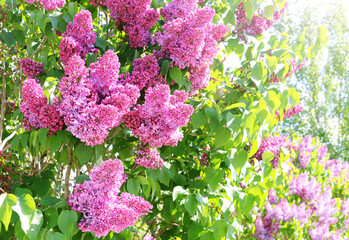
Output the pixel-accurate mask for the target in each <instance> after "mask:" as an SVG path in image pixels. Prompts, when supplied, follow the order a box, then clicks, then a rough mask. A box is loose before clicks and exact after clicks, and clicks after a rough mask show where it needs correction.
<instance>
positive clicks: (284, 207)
mask: <svg viewBox="0 0 349 240" xmlns="http://www.w3.org/2000/svg"><path fill="white" fill-rule="evenodd" d="M265 208H266V209H267V216H266V218H270V219H274V220H276V221H285V222H288V221H289V220H290V219H294V218H295V219H298V220H300V221H301V222H302V223H305V222H306V221H307V219H308V218H309V217H310V215H311V213H312V211H311V209H308V210H305V203H302V204H301V205H300V206H297V205H295V204H292V205H291V206H290V204H289V203H288V201H287V199H285V198H283V199H281V200H280V202H279V203H278V204H276V205H275V206H274V207H272V206H271V204H270V203H269V202H267V203H266V205H265Z"/></svg>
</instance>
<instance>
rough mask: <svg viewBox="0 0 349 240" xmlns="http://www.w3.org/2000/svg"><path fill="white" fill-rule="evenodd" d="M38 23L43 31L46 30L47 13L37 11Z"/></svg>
mask: <svg viewBox="0 0 349 240" xmlns="http://www.w3.org/2000/svg"><path fill="white" fill-rule="evenodd" d="M35 19H36V24H37V25H38V26H39V28H40V30H41V32H43V33H44V32H45V28H46V15H45V14H43V13H42V12H41V11H37V12H36V18H35Z"/></svg>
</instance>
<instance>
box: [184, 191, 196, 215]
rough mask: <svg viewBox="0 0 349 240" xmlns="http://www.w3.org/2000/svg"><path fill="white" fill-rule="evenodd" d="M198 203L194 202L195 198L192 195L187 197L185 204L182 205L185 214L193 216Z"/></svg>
mask: <svg viewBox="0 0 349 240" xmlns="http://www.w3.org/2000/svg"><path fill="white" fill-rule="evenodd" d="M198 203H199V202H198V201H197V200H196V198H195V197H194V196H192V195H190V196H189V198H188V200H187V201H186V203H185V204H184V207H185V209H186V210H187V212H188V213H189V214H190V215H191V216H194V215H195V213H196V209H197V207H198Z"/></svg>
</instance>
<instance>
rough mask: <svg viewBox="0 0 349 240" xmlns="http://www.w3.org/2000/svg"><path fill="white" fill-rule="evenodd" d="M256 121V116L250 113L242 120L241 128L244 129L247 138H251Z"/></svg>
mask: <svg viewBox="0 0 349 240" xmlns="http://www.w3.org/2000/svg"><path fill="white" fill-rule="evenodd" d="M256 120H257V116H256V115H255V114H254V113H252V112H251V113H249V114H247V115H245V117H244V118H243V119H242V124H243V127H244V128H245V129H246V131H247V133H248V135H249V138H252V136H253V134H254V132H255V131H254V130H255V125H256Z"/></svg>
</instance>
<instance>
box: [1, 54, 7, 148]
mask: <svg viewBox="0 0 349 240" xmlns="http://www.w3.org/2000/svg"><path fill="white" fill-rule="evenodd" d="M6 59H7V55H6V57H5V58H4V61H3V62H2V66H3V70H2V94H1V113H0V114H1V117H0V143H1V142H2V132H3V129H4V120H5V111H6V76H5V66H6V65H5V63H6ZM0 150H1V149H0Z"/></svg>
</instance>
